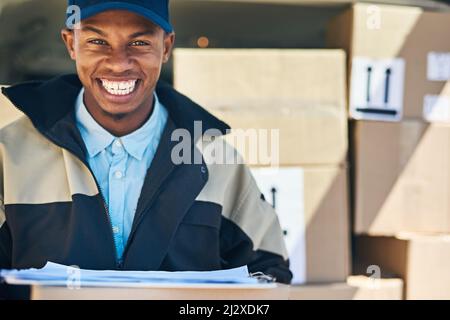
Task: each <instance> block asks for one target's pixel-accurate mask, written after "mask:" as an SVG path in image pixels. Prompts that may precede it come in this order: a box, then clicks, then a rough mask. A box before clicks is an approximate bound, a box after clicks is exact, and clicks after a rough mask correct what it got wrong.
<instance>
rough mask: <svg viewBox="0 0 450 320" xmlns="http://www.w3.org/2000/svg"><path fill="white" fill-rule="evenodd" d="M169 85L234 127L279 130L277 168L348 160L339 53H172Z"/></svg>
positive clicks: (269, 50) (341, 55)
mask: <svg viewBox="0 0 450 320" xmlns="http://www.w3.org/2000/svg"><path fill="white" fill-rule="evenodd" d="M174 86H175V88H176V89H178V90H179V91H180V92H182V93H184V94H186V95H187V96H188V97H190V98H191V99H193V100H194V101H196V102H198V103H199V104H200V105H202V106H203V107H205V108H206V109H208V111H210V112H212V113H213V114H215V115H216V116H218V117H219V118H221V119H223V120H224V121H225V122H227V123H228V124H229V125H230V126H231V127H232V128H234V129H279V132H280V148H279V149H280V159H279V160H280V164H282V165H316V164H328V165H331V164H333V165H334V164H342V163H344V162H345V159H346V152H347V123H346V118H347V116H346V110H345V55H344V54H343V51H342V50H300V49H287V50H277V49H226V50H225V49H177V50H175V52H174ZM240 151H241V153H242V154H243V155H244V157H245V158H246V159H247V160H248V155H247V154H246V152H245V151H243V150H240Z"/></svg>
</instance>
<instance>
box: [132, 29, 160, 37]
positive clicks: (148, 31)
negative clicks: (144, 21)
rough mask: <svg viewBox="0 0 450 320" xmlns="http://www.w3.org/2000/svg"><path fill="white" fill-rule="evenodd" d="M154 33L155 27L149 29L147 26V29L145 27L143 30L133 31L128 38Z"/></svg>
mask: <svg viewBox="0 0 450 320" xmlns="http://www.w3.org/2000/svg"><path fill="white" fill-rule="evenodd" d="M155 34H156V28H151V29H150V28H148V29H145V30H142V31H138V32H135V33H133V34H131V35H130V38H137V37H140V36H146V35H150V36H153V35H155Z"/></svg>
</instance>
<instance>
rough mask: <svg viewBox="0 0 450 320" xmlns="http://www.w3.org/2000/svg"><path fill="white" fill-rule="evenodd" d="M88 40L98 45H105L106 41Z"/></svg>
mask: <svg viewBox="0 0 450 320" xmlns="http://www.w3.org/2000/svg"><path fill="white" fill-rule="evenodd" d="M88 42H89V43H92V44H96V45H100V46H104V45H106V41H103V40H100V39H94V40H89V41H88Z"/></svg>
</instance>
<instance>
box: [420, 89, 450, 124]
mask: <svg viewBox="0 0 450 320" xmlns="http://www.w3.org/2000/svg"><path fill="white" fill-rule="evenodd" d="M423 117H424V118H425V120H427V121H429V122H450V98H449V97H447V96H437V95H431V94H427V95H426V96H425V97H424V98H423Z"/></svg>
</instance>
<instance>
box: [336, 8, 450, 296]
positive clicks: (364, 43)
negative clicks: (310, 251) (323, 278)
mask: <svg viewBox="0 0 450 320" xmlns="http://www.w3.org/2000/svg"><path fill="white" fill-rule="evenodd" d="M448 30H450V13H448V12H447V13H445V12H426V11H424V10H423V9H421V8H418V7H407V6H390V5H372V4H367V3H366V4H354V5H353V6H352V7H351V9H350V10H348V11H346V12H345V13H343V14H342V15H340V16H338V17H337V18H336V19H334V21H332V23H331V24H330V26H329V32H328V42H329V44H330V46H331V47H339V48H345V49H346V50H347V52H348V70H349V72H348V74H349V78H348V88H349V95H348V96H349V101H348V104H349V114H350V117H351V118H352V119H354V120H352V126H351V127H352V128H353V130H351V139H352V142H353V144H352V145H353V148H352V151H351V152H352V162H353V163H352V165H353V174H352V176H353V177H352V183H353V190H354V194H353V196H352V197H353V207H354V232H355V233H356V234H357V235H359V236H357V237H356V238H355V248H356V252H358V254H357V255H356V256H355V261H354V265H360V264H361V263H362V261H361V259H363V258H364V260H363V261H364V262H365V263H366V264H367V263H368V265H370V264H373V265H377V261H380V263H381V264H380V265H379V266H380V267H381V269H382V271H385V272H396V273H397V274H399V275H402V276H404V277H405V278H404V280H405V285H406V298H419V297H420V298H426V297H428V298H432V297H440V298H445V297H446V298H450V285H448V284H446V285H443V284H442V283H441V281H442V279H439V278H442V277H444V275H443V274H440V271H441V270H442V271H443V270H444V269H445V268H450V260H448V259H447V260H445V259H444V260H442V259H439V256H438V255H433V254H427V253H426V250H416V249H415V248H416V247H419V246H420V245H419V243H422V242H421V241H422V240H418V239H417V238H416V237H420V234H421V233H432V234H435V235H434V236H429V237H430V238H427V239H432V240H430V241H431V243H433V245H431V244H430V249H431V247H432V246H435V247H436V248H438V247H441V246H444V247H445V246H446V245H447V244H446V240H445V238H442V237H441V236H438V235H436V234H437V233H448V232H450V202H449V200H448V194H449V192H450V172H449V169H448V164H449V163H450V162H449V160H450V38H449V37H448ZM402 232H414V233H415V235H412V236H411V237H410V238H408V239H409V240H399V237H400V236H399V234H400V233H402ZM364 235H366V236H364ZM378 236H384V237H390V238H388V239H385V238H383V237H382V238H380V239H385V240H383V241H381V240H379V237H378ZM420 239H422V238H420ZM367 241H370V243H371V245H370V247H366V242H367ZM387 242H389V243H390V244H392V247H390V248H388V247H389V246H388V245H386V244H387ZM397 243H408V245H403V246H400V245H394V244H397ZM408 246H409V248H410V249H406V248H407V247H408ZM411 250H412V251H413V252H414V257H411V256H408V255H407V253H409V252H412V251H411ZM388 251H389V252H390V255H389V257H388V256H385V258H386V259H384V260H383V259H381V260H379V259H375V257H379V256H381V254H379V253H380V252H383V255H384V253H385V252H386V254H387V252H388ZM361 253H364V255H362V254H361ZM403 253H404V254H406V255H407V257H406V258H405V259H406V260H407V261H406V262H405V261H404V264H403V266H404V268H409V269H410V270H414V272H413V273H408V272H403V271H402V269H401V268H397V267H396V268H394V264H393V263H391V262H392V261H388V260H389V259H390V258H392V259H393V260H395V259H400V257H401V256H402V254H403ZM372 255H374V256H373V257H372ZM421 261H422V262H421ZM423 261H427V263H429V265H430V266H432V265H436V264H437V263H444V265H445V267H444V268H442V269H440V268H435V270H433V268H423V267H422V265H421V263H423ZM385 263H386V264H385ZM365 267H367V265H366V266H365ZM384 269H387V270H384ZM419 270H420V271H419ZM360 271H362V272H365V268H362V269H361V268H360ZM417 272H419V273H420V272H422V273H423V274H422V275H421V277H425V278H420V277H419V276H417ZM432 273H434V274H432ZM424 279H428V281H424ZM443 286H444V287H445V286H446V287H448V289H449V290H447V291H446V290H441V289H443ZM437 288H439V293H438V292H436V290H438V289H437ZM419 292H422V294H419Z"/></svg>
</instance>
